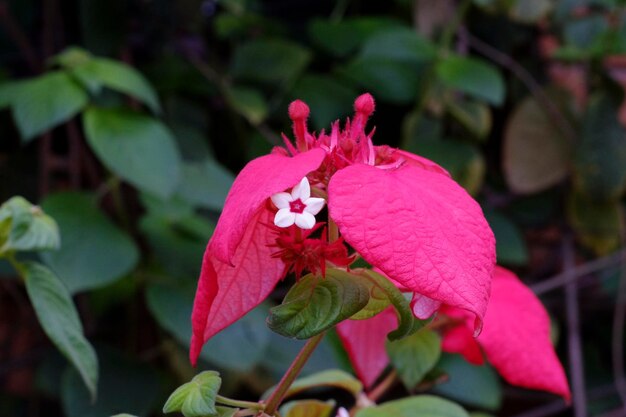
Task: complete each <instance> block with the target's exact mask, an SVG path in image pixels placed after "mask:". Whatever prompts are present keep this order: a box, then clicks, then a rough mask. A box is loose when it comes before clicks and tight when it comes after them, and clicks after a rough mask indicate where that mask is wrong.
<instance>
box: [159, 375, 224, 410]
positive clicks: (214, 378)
mask: <svg viewBox="0 0 626 417" xmlns="http://www.w3.org/2000/svg"><path fill="white" fill-rule="evenodd" d="M221 385H222V379H221V378H220V374H219V373H218V372H215V371H204V372H201V373H199V374H198V375H196V376H195V377H193V379H192V380H191V381H190V382H187V383H186V384H183V385H181V386H180V387H178V388H177V389H176V391H174V392H173V393H172V395H170V397H169V398H168V399H167V402H166V403H165V405H164V406H163V412H164V413H173V412H176V411H178V412H181V413H183V415H184V416H185V417H206V416H207V415H214V414H217V409H216V408H215V397H216V396H217V393H218V391H219V389H220V386H221Z"/></svg>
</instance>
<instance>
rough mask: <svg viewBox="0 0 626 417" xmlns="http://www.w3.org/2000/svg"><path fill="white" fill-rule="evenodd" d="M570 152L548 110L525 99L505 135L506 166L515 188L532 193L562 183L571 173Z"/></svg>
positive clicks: (525, 192)
mask: <svg viewBox="0 0 626 417" xmlns="http://www.w3.org/2000/svg"><path fill="white" fill-rule="evenodd" d="M569 153H570V151H569V147H568V144H567V142H566V140H565V138H564V137H563V135H562V134H561V132H560V131H559V130H558V129H557V127H556V125H555V124H554V121H553V120H552V119H551V118H550V116H549V115H548V114H547V112H546V111H545V109H544V108H543V107H542V106H541V105H540V104H539V103H538V102H537V101H536V100H535V99H534V98H533V97H527V98H526V99H524V100H522V101H521V102H520V103H519V104H518V105H517V108H516V109H515V110H514V111H513V114H512V115H511V117H510V119H509V120H508V122H507V126H506V131H505V134H504V148H503V161H502V164H503V168H504V175H505V178H506V181H507V183H508V184H509V186H510V187H511V189H512V190H513V191H515V192H518V193H523V194H530V193H535V192H538V191H542V190H544V189H547V188H549V187H551V186H553V185H555V184H558V183H559V182H561V181H562V180H563V179H565V177H566V176H567V175H568V173H569V164H570V156H569Z"/></svg>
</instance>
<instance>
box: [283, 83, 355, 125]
mask: <svg viewBox="0 0 626 417" xmlns="http://www.w3.org/2000/svg"><path fill="white" fill-rule="evenodd" d="M329 91H332V92H333V93H332V94H328V92H329ZM357 95H358V92H357V91H356V90H355V89H353V88H351V87H350V86H349V85H346V83H342V82H340V81H339V80H337V79H336V78H334V77H331V76H327V75H321V74H320V75H318V74H305V75H303V76H302V77H301V78H300V79H299V80H298V82H297V83H296V85H295V87H294V89H293V98H294V99H296V98H298V99H301V100H303V101H304V102H305V103H307V104H308V105H309V107H310V108H311V109H314V111H311V119H312V121H313V125H314V126H315V128H316V129H319V130H321V129H326V131H328V130H329V129H330V124H331V123H332V122H334V121H335V120H339V119H342V118H344V117H347V116H351V112H352V103H353V101H354V99H355V98H356V97H357Z"/></svg>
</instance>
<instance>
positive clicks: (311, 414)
mask: <svg viewBox="0 0 626 417" xmlns="http://www.w3.org/2000/svg"><path fill="white" fill-rule="evenodd" d="M334 409H335V402H334V401H332V400H330V401H325V402H324V401H319V400H300V401H291V402H288V403H287V404H285V405H283V406H282V407H280V415H281V416H283V417H330V415H331V413H332V412H333V410H334Z"/></svg>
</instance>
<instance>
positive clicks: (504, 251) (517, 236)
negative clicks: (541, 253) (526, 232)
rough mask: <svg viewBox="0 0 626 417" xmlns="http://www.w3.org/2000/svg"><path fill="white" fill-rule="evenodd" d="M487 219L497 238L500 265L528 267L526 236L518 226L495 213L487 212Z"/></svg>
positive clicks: (497, 253)
mask: <svg viewBox="0 0 626 417" xmlns="http://www.w3.org/2000/svg"><path fill="white" fill-rule="evenodd" d="M485 217H486V218H487V221H488V222H489V226H491V230H493V234H494V235H495V237H496V255H497V257H498V263H499V264H503V265H515V266H522V265H526V264H527V263H528V250H527V249H526V242H525V241H524V236H523V235H522V232H521V231H520V230H519V228H518V227H517V225H516V224H515V223H513V222H512V221H511V220H509V218H508V217H505V216H504V215H502V214H500V213H498V212H495V211H486V212H485Z"/></svg>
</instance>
